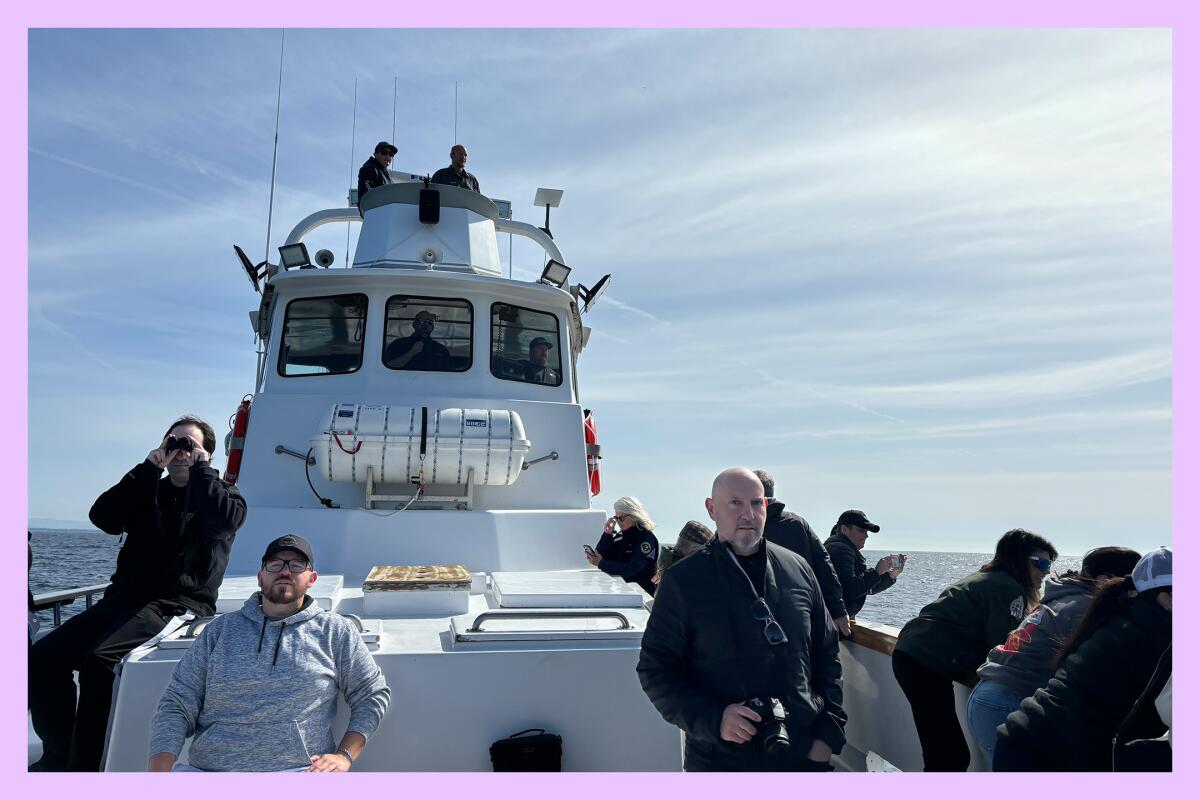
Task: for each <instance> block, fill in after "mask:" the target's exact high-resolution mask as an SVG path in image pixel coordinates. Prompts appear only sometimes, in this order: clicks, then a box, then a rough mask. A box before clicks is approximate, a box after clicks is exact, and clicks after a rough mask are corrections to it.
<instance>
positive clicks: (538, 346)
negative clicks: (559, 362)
mask: <svg viewBox="0 0 1200 800" xmlns="http://www.w3.org/2000/svg"><path fill="white" fill-rule="evenodd" d="M552 347H554V345H553V344H551V343H550V340H549V339H544V338H542V337H541V336H538V337H536V338H535V339H534V340H533V341H531V342H530V343H529V358H527V359H525V360H523V361H522V362H521V366H522V367H524V368H525V380H527V381H529V382H530V383H550V384H556V383H558V373H557V372H555V371H554V369H553V368H552V367H551V366H550V365H549V362H550V349H551V348H552Z"/></svg>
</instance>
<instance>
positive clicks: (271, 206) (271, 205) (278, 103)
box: [263, 30, 287, 271]
mask: <svg viewBox="0 0 1200 800" xmlns="http://www.w3.org/2000/svg"><path fill="white" fill-rule="evenodd" d="M286 36H287V31H286V30H281V31H279V89H278V92H277V94H276V95H275V149H274V152H272V153H271V199H270V200H269V201H268V202H267V251H266V253H265V254H264V255H263V261H265V262H266V263H267V264H270V263H271V214H272V212H273V211H274V210H275V166H276V164H277V163H278V161H279V110H280V108H282V106H283V41H284V38H285V37H286ZM268 271H269V269H268Z"/></svg>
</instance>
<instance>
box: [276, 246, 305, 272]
mask: <svg viewBox="0 0 1200 800" xmlns="http://www.w3.org/2000/svg"><path fill="white" fill-rule="evenodd" d="M279 258H280V260H281V261H283V268H284V269H295V268H297V267H307V266H311V265H312V262H310V261H309V260H308V248H307V247H305V246H304V242H296V243H295V244H285V245H283V246H282V247H280V248H279Z"/></svg>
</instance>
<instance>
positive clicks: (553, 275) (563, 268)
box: [538, 258, 571, 289]
mask: <svg viewBox="0 0 1200 800" xmlns="http://www.w3.org/2000/svg"><path fill="white" fill-rule="evenodd" d="M570 274H571V268H570V267H568V266H567V265H566V264H563V263H562V262H560V261H555V260H554V259H553V258H552V259H550V261H549V263H547V264H546V268H545V269H544V270H542V277H540V278H538V283H548V284H550V285H551V286H557V287H558V288H560V289H561V288H562V287H564V286H566V285H567V277H568V276H569V275H570Z"/></svg>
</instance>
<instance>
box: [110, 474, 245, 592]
mask: <svg viewBox="0 0 1200 800" xmlns="http://www.w3.org/2000/svg"><path fill="white" fill-rule="evenodd" d="M161 474H162V469H161V468H159V467H156V466H155V465H154V464H152V463H151V462H150V461H149V460H147V461H143V462H142V463H141V464H138V465H137V466H136V467H134V468H133V469H131V470H130V471H129V472H127V473H126V474H125V477H123V478H121V481H120V482H119V483H118V484H117V485H116V486H113V487H112V488H111V489H109V490H108V491H106V492H104V494H102V495H100V497H98V498H97V499H96V502H95V503H94V504H93V505H92V510H91V512H90V513H89V514H88V517H89V518H90V519H91V521H92V524H93V525H95V526H96V527H97V528H99V529H100V530H102V531H104V532H105V533H108V534H112V535H114V536H119V535H120V534H122V533H124V534H127V538H126V539H125V543H124V544H123V545H122V546H121V550H120V552H119V553H118V554H117V569H116V572H114V573H113V575H112V585H111V586H109V587H108V590H107V591H105V593H104V597H105V599H110V600H115V601H118V602H122V603H129V604H139V603H148V602H150V601H151V600H167V601H171V602H174V603H177V604H178V605H180V606H183V607H184V608H187V609H188V610H190V611H193V612H195V613H197V614H202V615H207V614H212V613H213V612H214V611H215V609H216V603H217V590H218V588H219V587H220V586H221V580H222V579H223V578H224V577H225V567H226V566H227V565H228V564H229V550H230V548H231V547H232V546H233V537H234V535H235V534H236V533H237V529H238V528H240V527H241V526H242V523H243V522H244V521H245V519H246V501H245V500H244V499H243V498H242V495H241V493H240V492H238V490H237V488H236V487H234V486H230V485H229V484H227V483H225V482H224V481H223V480H221V477H220V475H218V474H217V471H216V470H215V469H213V468H212V467H211V466H210V465H209V463H208V462H206V461H202V462H198V463H196V464H193V465H192V467H191V469H190V471H189V476H188V483H187V486H184V487H176V486H173V485H172V484H171V479H170V478H169V477H165V478H160V477H159V476H160V475H161Z"/></svg>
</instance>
